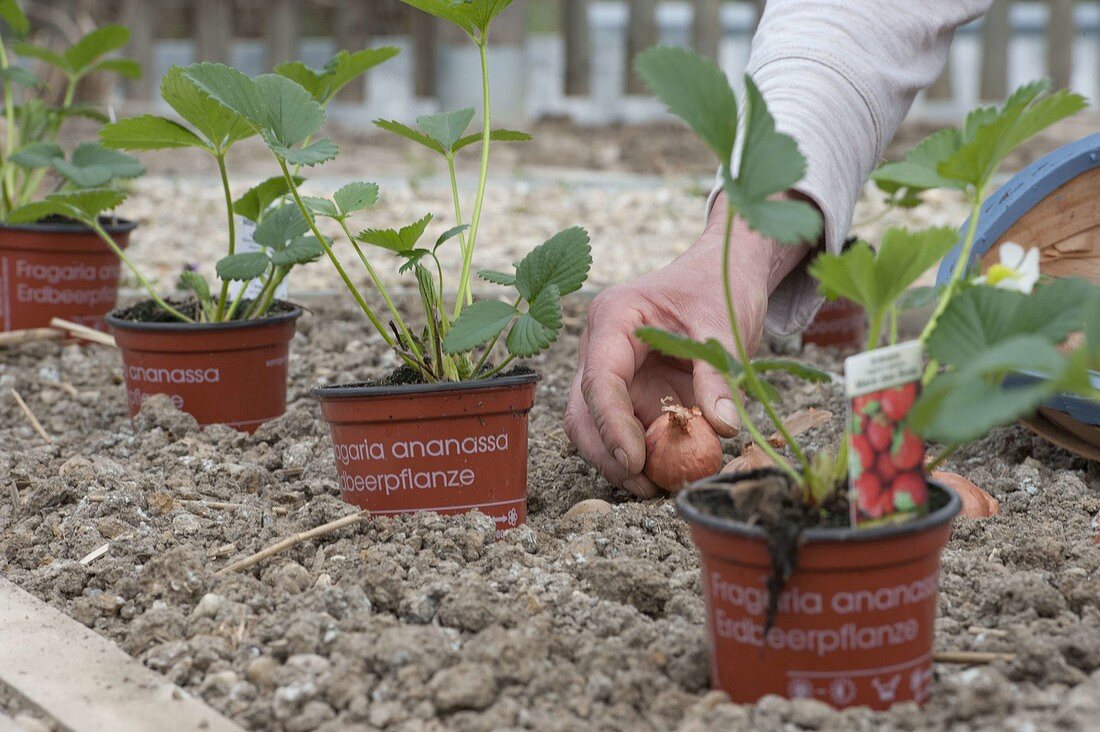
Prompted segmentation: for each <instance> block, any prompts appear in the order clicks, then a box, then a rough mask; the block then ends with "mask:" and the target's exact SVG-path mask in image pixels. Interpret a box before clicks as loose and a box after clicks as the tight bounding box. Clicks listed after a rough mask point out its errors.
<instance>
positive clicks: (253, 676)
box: [244, 656, 279, 688]
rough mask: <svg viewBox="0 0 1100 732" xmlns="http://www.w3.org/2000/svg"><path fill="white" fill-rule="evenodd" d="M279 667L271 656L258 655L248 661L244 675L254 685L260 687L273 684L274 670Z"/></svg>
mask: <svg viewBox="0 0 1100 732" xmlns="http://www.w3.org/2000/svg"><path fill="white" fill-rule="evenodd" d="M278 668H279V662H278V661H276V660H275V659H274V658H272V657H271V656H260V657H259V658H254V659H252V660H251V661H249V662H248V666H247V667H245V670H244V675H245V676H247V677H248V680H249V681H251V682H252V683H253V684H255V685H256V686H259V687H261V688H264V687H271V686H274V685H275V671H276V670H278Z"/></svg>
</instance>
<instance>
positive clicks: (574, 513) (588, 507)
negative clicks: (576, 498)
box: [562, 498, 612, 519]
mask: <svg viewBox="0 0 1100 732" xmlns="http://www.w3.org/2000/svg"><path fill="white" fill-rule="evenodd" d="M611 511H612V506H611V504H610V503H608V502H607V501H605V500H603V499H600V498H589V499H588V500H585V501H581V502H580V503H576V504H574V505H573V507H572V508H570V509H569V510H568V511H566V512H565V515H564V516H563V517H562V518H567V519H570V518H576V517H578V516H605V515H607V514H609V513H611Z"/></svg>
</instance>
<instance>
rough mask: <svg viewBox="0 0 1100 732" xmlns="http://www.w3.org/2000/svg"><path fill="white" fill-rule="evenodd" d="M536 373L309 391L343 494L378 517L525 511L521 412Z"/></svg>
mask: <svg viewBox="0 0 1100 732" xmlns="http://www.w3.org/2000/svg"><path fill="white" fill-rule="evenodd" d="M536 382H538V376H537V375H536V374H523V375H518V376H504V377H500V378H495V379H485V380H481V381H472V382H466V383H447V384H427V385H425V384H417V385H408V386H337V387H321V388H317V389H314V390H313V394H314V396H316V397H317V398H318V399H319V400H320V402H321V415H322V416H323V417H324V418H325V421H326V422H328V423H329V426H330V427H331V428H332V444H333V451H334V454H335V457H336V473H337V476H338V477H339V481H340V495H341V496H343V498H344V500H345V501H347V502H348V503H351V504H354V505H356V506H359V507H361V508H365V509H367V510H369V511H370V512H371V513H373V514H375V515H379V516H386V515H393V514H402V513H415V512H418V511H434V512H437V513H442V514H456V513H465V512H467V511H472V510H474V509H478V510H480V511H481V512H482V513H485V514H487V515H488V516H491V517H492V518H493V520H494V521H496V524H497V536H498V537H499V536H501V535H502V534H503V532H504V531H506V530H508V529H511V528H514V527H516V526H519V525H520V524H522V523H523V522H524V521H525V520H526V517H527V413H528V412H529V411H530V409H531V406H532V405H533V404H534V400H535V384H536Z"/></svg>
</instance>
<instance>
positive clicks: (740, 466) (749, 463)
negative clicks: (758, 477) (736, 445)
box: [722, 442, 775, 475]
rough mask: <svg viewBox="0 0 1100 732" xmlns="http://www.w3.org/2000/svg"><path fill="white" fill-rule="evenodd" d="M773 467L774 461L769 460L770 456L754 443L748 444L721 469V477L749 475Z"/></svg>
mask: <svg viewBox="0 0 1100 732" xmlns="http://www.w3.org/2000/svg"><path fill="white" fill-rule="evenodd" d="M774 467H775V461H774V460H772V459H771V456H769V455H768V453H766V452H764V451H763V450H761V449H760V448H759V447H757V446H756V443H753V442H750V443H749V444H747V445H745V448H744V449H743V450H742V451H741V454H740V455H738V456H737V457H735V458H734V459H733V460H730V461H729V462H728V463H726V465H725V467H724V468H722V475H737V474H738V473H749V472H751V471H753V470H760V469H761V468H774Z"/></svg>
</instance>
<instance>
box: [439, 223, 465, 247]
mask: <svg viewBox="0 0 1100 732" xmlns="http://www.w3.org/2000/svg"><path fill="white" fill-rule="evenodd" d="M469 228H470V225H469V224H462V225H461V226H454V227H451V228H450V229H447V230H446V231H444V232H443V233H442V234H440V235H439V238H438V239H436V240H435V246H434V247H432V251H433V252H434V251H436V250H438V249H439V248H440V247H441V246H443V245H444V244H446V243H447V242H449V241H450V240H451V239H454V238H455V237H456V236H458V235H459V234H461V233H462V232H464V231H466V230H467V229H469Z"/></svg>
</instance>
